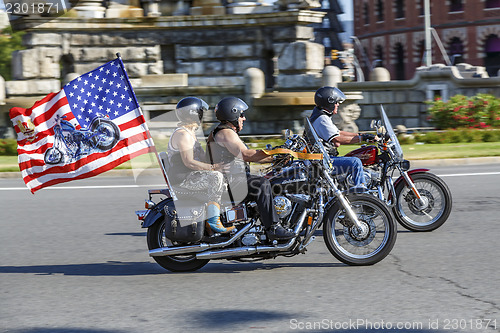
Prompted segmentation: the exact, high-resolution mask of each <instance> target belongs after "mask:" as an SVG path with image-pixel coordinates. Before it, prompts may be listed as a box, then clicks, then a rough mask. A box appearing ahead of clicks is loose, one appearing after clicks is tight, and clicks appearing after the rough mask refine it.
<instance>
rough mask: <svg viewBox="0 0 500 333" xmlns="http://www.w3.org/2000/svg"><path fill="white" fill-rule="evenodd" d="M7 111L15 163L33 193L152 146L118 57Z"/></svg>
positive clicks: (110, 166) (94, 171)
mask: <svg viewBox="0 0 500 333" xmlns="http://www.w3.org/2000/svg"><path fill="white" fill-rule="evenodd" d="M9 115H10V119H11V120H12V122H13V124H14V128H15V130H16V133H17V142H18V147H17V152H18V161H19V168H20V170H21V173H22V177H23V180H24V182H25V183H26V186H27V187H28V188H29V189H30V190H31V192H32V193H35V192H36V191H37V190H39V189H41V188H44V187H47V186H51V185H55V184H59V183H63V182H68V181H72V180H76V179H83V178H88V177H92V176H95V175H98V174H100V173H103V172H105V171H108V170H111V169H113V168H115V167H116V166H118V165H120V164H122V163H124V162H126V161H128V160H130V159H132V158H134V157H136V156H139V155H141V154H145V153H149V152H152V151H153V149H154V144H153V142H152V140H151V139H150V136H149V131H148V128H147V125H146V122H145V119H144V116H143V115H142V112H141V109H140V107H139V103H138V102H137V99H136V97H135V95H134V91H133V89H132V86H131V84H130V81H129V79H128V76H127V73H126V71H125V67H124V65H123V62H122V61H121V58H117V59H115V60H113V61H110V62H108V63H106V64H104V65H102V66H100V67H98V68H97V69H95V70H93V71H91V72H89V73H86V74H84V75H82V76H79V77H78V78H76V79H74V80H73V81H71V82H69V83H68V84H66V85H65V86H64V87H63V89H62V90H61V91H59V92H58V93H51V94H49V95H47V96H46V97H45V98H43V99H42V100H40V101H38V102H36V103H35V105H33V106H32V107H31V108H29V109H24V108H20V107H14V108H12V109H11V110H10V112H9ZM111 123H113V124H114V125H113V124H111ZM56 124H59V125H56ZM97 124H104V125H106V124H108V125H107V126H101V127H99V126H100V125H97ZM96 125H97V126H96ZM115 125H116V126H115ZM102 133H105V134H106V135H104V136H102ZM113 133H114V134H115V135H116V137H115V138H113ZM118 135H119V137H118ZM62 137H64V139H62ZM56 148H57V149H56ZM55 151H57V152H58V153H57V154H54V152H55Z"/></svg>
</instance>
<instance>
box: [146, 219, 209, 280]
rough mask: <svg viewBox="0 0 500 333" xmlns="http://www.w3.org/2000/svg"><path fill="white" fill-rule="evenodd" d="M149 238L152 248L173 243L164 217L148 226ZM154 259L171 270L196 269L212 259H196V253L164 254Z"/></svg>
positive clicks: (184, 270)
mask: <svg viewBox="0 0 500 333" xmlns="http://www.w3.org/2000/svg"><path fill="white" fill-rule="evenodd" d="M147 240H148V248H149V249H150V250H153V249H157V248H161V247H167V246H172V245H173V243H172V241H170V240H169V239H168V238H166V237H165V221H164V219H163V218H162V219H161V221H157V222H156V223H154V224H153V225H151V226H150V227H149V228H148V234H147ZM153 259H154V260H155V261H156V262H157V263H158V265H160V266H161V267H163V268H165V269H167V270H169V271H171V272H190V271H196V270H198V269H200V268H202V267H203V266H205V265H206V264H208V262H209V261H210V260H208V259H196V255H175V256H162V257H153Z"/></svg>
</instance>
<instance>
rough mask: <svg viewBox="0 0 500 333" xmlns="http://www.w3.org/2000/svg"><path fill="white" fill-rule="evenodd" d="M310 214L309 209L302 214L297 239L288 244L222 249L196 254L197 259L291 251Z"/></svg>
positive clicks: (297, 229)
mask: <svg viewBox="0 0 500 333" xmlns="http://www.w3.org/2000/svg"><path fill="white" fill-rule="evenodd" d="M308 212H309V209H304V211H303V212H302V214H301V215H300V217H299V223H297V226H296V227H295V229H294V230H293V232H294V233H295V237H294V238H292V239H290V240H289V241H288V243H286V244H281V245H277V246H269V245H265V246H247V247H237V248H234V249H221V250H216V251H205V252H203V253H197V254H196V259H226V258H231V257H241V256H247V255H252V254H255V253H260V252H285V251H288V250H290V248H291V247H292V246H293V245H294V244H295V239H296V238H297V236H298V235H299V233H300V230H301V229H302V225H303V224H304V221H305V219H306V215H307V213H308Z"/></svg>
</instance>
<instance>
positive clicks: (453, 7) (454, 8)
mask: <svg viewBox="0 0 500 333" xmlns="http://www.w3.org/2000/svg"><path fill="white" fill-rule="evenodd" d="M463 10H464V4H463V1H462V0H451V1H450V12H461V11H463Z"/></svg>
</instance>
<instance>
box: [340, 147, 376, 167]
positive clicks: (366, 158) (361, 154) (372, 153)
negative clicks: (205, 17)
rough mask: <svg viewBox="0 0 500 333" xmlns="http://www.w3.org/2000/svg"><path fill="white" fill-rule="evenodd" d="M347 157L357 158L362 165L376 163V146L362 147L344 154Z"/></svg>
mask: <svg viewBox="0 0 500 333" xmlns="http://www.w3.org/2000/svg"><path fill="white" fill-rule="evenodd" d="M345 156H348V157H357V158H359V159H360V160H361V162H363V165H372V164H375V163H378V148H377V147H376V146H364V147H361V148H358V149H354V150H353V151H351V152H349V153H347V154H345Z"/></svg>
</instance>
